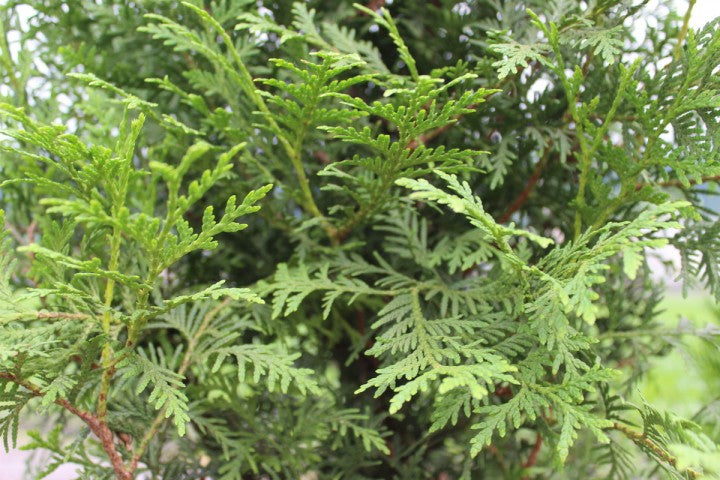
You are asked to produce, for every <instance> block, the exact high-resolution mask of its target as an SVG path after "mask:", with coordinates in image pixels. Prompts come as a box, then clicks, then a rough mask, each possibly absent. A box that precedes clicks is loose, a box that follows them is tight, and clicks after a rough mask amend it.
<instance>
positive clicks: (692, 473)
mask: <svg viewBox="0 0 720 480" xmlns="http://www.w3.org/2000/svg"><path fill="white" fill-rule="evenodd" d="M612 428H613V429H615V430H617V431H618V432H620V433H622V434H623V435H625V436H626V437H627V438H628V439H630V440H632V442H633V443H635V444H636V445H638V446H640V447H641V448H643V449H644V450H648V451H650V452H652V454H653V455H654V456H655V457H657V458H658V459H659V460H660V461H662V462H665V463H667V464H668V465H671V466H672V467H673V468H675V469H677V458H676V457H674V456H673V455H671V454H670V452H668V451H667V450H665V449H664V448H663V447H662V446H660V445H658V444H657V443H656V442H654V441H653V440H652V439H651V438H649V437H648V436H647V435H646V434H644V433H640V432H636V431H635V430H633V429H631V428H629V427H626V426H625V425H623V424H621V423H618V422H615V423H613V425H612ZM683 472H684V473H686V474H687V475H688V476H689V477H690V478H700V477H701V476H702V474H701V473H700V472H698V471H696V470H694V469H693V468H690V467H687V468H685V469H684V470H683Z"/></svg>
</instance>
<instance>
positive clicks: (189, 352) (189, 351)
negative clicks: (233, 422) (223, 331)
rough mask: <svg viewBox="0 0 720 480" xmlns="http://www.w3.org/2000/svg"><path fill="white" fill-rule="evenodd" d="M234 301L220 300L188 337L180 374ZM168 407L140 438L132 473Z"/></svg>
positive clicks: (183, 374)
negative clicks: (206, 332)
mask: <svg viewBox="0 0 720 480" xmlns="http://www.w3.org/2000/svg"><path fill="white" fill-rule="evenodd" d="M231 301H232V298H226V299H225V300H223V301H222V302H220V303H219V304H218V305H217V306H216V307H215V308H213V309H212V310H210V311H209V312H208V313H207V314H205V316H204V317H203V320H202V323H201V324H200V326H199V327H198V329H197V330H196V332H195V334H194V335H193V336H192V337H191V338H190V339H188V343H187V348H186V350H185V355H184V356H183V359H182V362H181V363H180V367H179V368H178V370H177V374H178V376H185V372H186V371H187V369H188V367H190V361H191V360H192V356H193V355H194V354H195V348H196V347H197V344H198V341H199V339H200V338H201V337H202V336H203V335H204V334H205V331H206V330H207V328H208V326H209V325H210V322H211V321H212V320H213V318H215V316H217V314H218V313H220V311H222V310H223V309H224V308H226V307H227V306H228V305H230V303H231ZM167 417H168V415H167V407H163V408H162V409H161V410H160V411H159V412H158V414H157V415H156V416H155V418H154V419H153V421H152V423H151V424H150V427H149V428H148V429H147V431H146V432H145V435H144V436H143V437H142V439H141V440H140V443H139V444H138V446H137V448H136V449H135V450H134V451H133V456H132V458H131V460H130V466H129V467H128V469H129V471H130V473H131V474H132V473H133V472H135V470H137V467H138V462H139V461H140V458H141V457H142V456H143V454H144V453H145V450H146V449H147V447H148V445H149V444H150V441H151V440H152V439H153V438H154V437H155V435H156V434H157V431H158V429H159V428H160V426H161V425H162V424H163V423H164V422H165V420H167Z"/></svg>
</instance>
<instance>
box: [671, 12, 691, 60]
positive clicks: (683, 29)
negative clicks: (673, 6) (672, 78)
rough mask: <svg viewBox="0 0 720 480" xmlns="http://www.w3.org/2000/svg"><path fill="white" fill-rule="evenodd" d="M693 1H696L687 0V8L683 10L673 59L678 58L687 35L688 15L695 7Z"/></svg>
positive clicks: (689, 15)
mask: <svg viewBox="0 0 720 480" xmlns="http://www.w3.org/2000/svg"><path fill="white" fill-rule="evenodd" d="M695 3H697V0H688V7H687V10H685V16H684V17H683V23H682V27H681V28H680V33H679V34H678V38H677V43H676V44H675V48H674V49H673V57H674V58H675V60H679V59H680V54H681V53H682V47H683V45H684V43H685V37H686V36H687V32H688V26H689V25H690V17H691V16H692V11H693V8H694V7H695Z"/></svg>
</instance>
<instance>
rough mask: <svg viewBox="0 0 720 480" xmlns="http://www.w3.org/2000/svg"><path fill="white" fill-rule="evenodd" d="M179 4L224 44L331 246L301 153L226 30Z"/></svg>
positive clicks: (330, 231) (329, 230)
mask: <svg viewBox="0 0 720 480" xmlns="http://www.w3.org/2000/svg"><path fill="white" fill-rule="evenodd" d="M182 4H183V5H184V6H185V7H187V8H189V9H190V10H192V11H193V12H195V13H196V14H197V15H198V16H199V17H200V18H202V19H203V20H204V21H205V22H207V23H208V24H209V25H210V26H212V27H213V29H214V30H215V31H216V32H217V33H218V34H219V35H220V36H221V37H222V39H223V42H224V43H225V46H226V47H227V49H228V51H229V52H230V54H231V55H232V57H233V60H234V61H235V64H236V66H237V68H238V69H239V71H240V86H241V88H242V89H243V90H244V91H245V93H246V94H247V95H248V97H250V99H251V100H252V102H253V103H254V104H255V106H256V107H257V108H258V109H259V110H260V112H261V113H262V114H263V118H265V121H267V122H268V124H269V125H270V128H271V129H272V130H273V132H275V133H276V134H277V138H278V140H279V141H280V143H281V144H282V146H283V148H284V149H285V153H286V154H287V156H288V158H289V159H290V162H291V163H292V166H293V168H294V169H295V174H296V175H297V178H298V182H299V184H300V189H301V191H302V193H303V197H304V199H305V205H304V206H305V209H306V210H307V211H308V212H309V213H310V214H311V215H313V216H314V217H316V218H318V219H320V221H321V223H322V225H323V228H324V229H325V232H326V233H327V236H328V238H329V239H330V240H331V241H332V242H336V241H337V240H336V233H335V230H334V228H333V226H332V225H330V223H329V222H328V221H327V219H326V218H325V215H323V214H322V212H320V209H319V208H318V206H317V204H316V203H315V199H314V198H313V194H312V190H311V189H310V182H309V180H308V178H307V175H306V174H305V167H304V166H303V163H302V158H301V152H300V151H299V150H298V149H296V148H295V147H294V146H293V145H291V144H290V142H289V141H288V140H287V139H286V138H285V137H284V136H283V135H282V134H281V129H280V126H279V125H278V123H277V122H276V121H275V117H274V116H273V115H272V113H271V112H270V109H269V108H268V106H267V104H266V103H265V101H264V100H263V98H262V96H261V95H260V94H259V93H258V91H257V89H256V88H255V84H254V81H253V78H252V75H250V72H249V71H248V69H247V67H246V66H245V62H243V60H242V58H241V57H240V54H239V53H238V51H237V49H236V48H235V44H234V42H233V41H232V39H231V38H230V36H229V35H228V34H227V32H226V31H225V29H224V28H223V27H222V25H220V24H219V23H218V22H217V20H215V19H214V18H213V17H212V16H211V15H210V14H209V13H208V12H206V11H205V10H203V9H202V8H199V7H197V6H195V5H193V4H192V3H189V2H182Z"/></svg>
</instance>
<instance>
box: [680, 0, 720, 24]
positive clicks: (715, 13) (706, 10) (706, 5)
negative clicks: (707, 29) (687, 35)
mask: <svg viewBox="0 0 720 480" xmlns="http://www.w3.org/2000/svg"><path fill="white" fill-rule="evenodd" d="M683 3H684V4H687V2H686V1H685V0H683ZM681 11H682V10H681ZM715 17H720V0H697V3H696V4H695V7H693V12H692V15H691V16H690V26H691V27H693V28H700V27H702V26H703V25H705V24H706V23H707V22H709V21H710V20H712V19H713V18H715Z"/></svg>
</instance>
